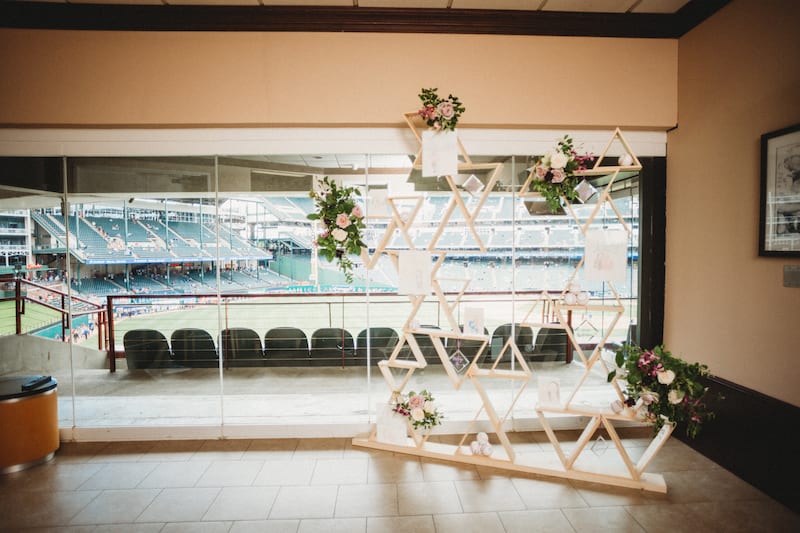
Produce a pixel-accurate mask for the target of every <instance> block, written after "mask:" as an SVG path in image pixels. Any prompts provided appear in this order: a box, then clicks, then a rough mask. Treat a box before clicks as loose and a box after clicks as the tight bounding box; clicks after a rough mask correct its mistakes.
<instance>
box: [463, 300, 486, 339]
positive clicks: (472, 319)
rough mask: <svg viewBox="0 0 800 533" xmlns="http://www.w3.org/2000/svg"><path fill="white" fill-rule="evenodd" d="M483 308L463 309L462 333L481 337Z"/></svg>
mask: <svg viewBox="0 0 800 533" xmlns="http://www.w3.org/2000/svg"><path fill="white" fill-rule="evenodd" d="M483 316H484V311H483V307H465V308H464V333H468V334H470V335H483Z"/></svg>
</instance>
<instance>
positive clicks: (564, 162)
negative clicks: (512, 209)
mask: <svg viewBox="0 0 800 533" xmlns="http://www.w3.org/2000/svg"><path fill="white" fill-rule="evenodd" d="M593 161H594V156H593V155H590V154H586V155H578V153H577V152H576V151H575V148H574V144H573V141H572V138H571V137H570V136H569V135H564V138H563V139H561V140H560V141H558V146H557V147H556V149H555V150H554V151H551V152H548V153H547V154H545V155H544V156H543V157H537V158H536V159H535V160H534V165H533V169H532V172H533V181H532V185H533V190H534V191H536V192H540V193H541V194H542V196H544V199H545V200H546V201H547V205H548V207H549V208H550V211H551V212H552V213H554V214H555V213H559V212H561V197H562V196H563V197H565V198H566V199H567V200H569V201H574V200H575V199H576V198H578V191H576V190H575V187H576V186H577V185H578V183H579V182H580V180H581V177H580V176H578V175H576V174H575V173H576V172H579V171H581V170H586V168H587V164H588V163H591V162H593Z"/></svg>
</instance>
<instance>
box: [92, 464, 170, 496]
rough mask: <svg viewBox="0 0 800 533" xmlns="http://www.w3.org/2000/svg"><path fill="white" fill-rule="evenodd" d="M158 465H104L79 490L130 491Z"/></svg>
mask: <svg viewBox="0 0 800 533" xmlns="http://www.w3.org/2000/svg"><path fill="white" fill-rule="evenodd" d="M156 466H158V463H110V464H107V465H104V466H103V468H101V469H100V470H98V471H97V472H96V473H95V474H94V475H93V476H92V477H90V478H89V479H87V480H86V481H85V482H84V483H83V484H82V485H81V486H80V489H81V490H103V489H132V488H135V487H136V486H137V485H138V484H139V483H141V481H142V480H143V479H144V478H145V477H147V475H148V474H150V472H152V471H153V469H155V467H156Z"/></svg>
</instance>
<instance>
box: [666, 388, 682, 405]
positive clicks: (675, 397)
mask: <svg viewBox="0 0 800 533" xmlns="http://www.w3.org/2000/svg"><path fill="white" fill-rule="evenodd" d="M685 395H686V393H684V392H683V391H682V390H676V389H670V391H669V393H668V394H667V399H668V400H669V403H671V404H673V405H674V404H678V403H681V402H682V401H683V397H684V396H685Z"/></svg>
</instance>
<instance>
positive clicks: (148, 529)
mask: <svg viewBox="0 0 800 533" xmlns="http://www.w3.org/2000/svg"><path fill="white" fill-rule="evenodd" d="M165 525H166V524H164V523H163V522H153V523H149V524H102V525H99V526H97V527H96V528H94V529H93V530H92V533H160V531H162V530H163V529H164V526H165Z"/></svg>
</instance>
